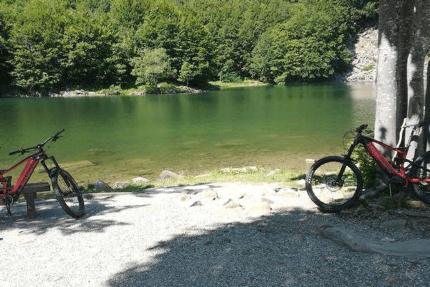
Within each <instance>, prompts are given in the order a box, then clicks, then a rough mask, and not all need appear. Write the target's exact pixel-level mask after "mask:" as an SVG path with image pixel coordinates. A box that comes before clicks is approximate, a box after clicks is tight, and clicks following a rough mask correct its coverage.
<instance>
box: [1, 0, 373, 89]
mask: <svg viewBox="0 0 430 287" xmlns="http://www.w3.org/2000/svg"><path fill="white" fill-rule="evenodd" d="M377 13H378V4H377V1H370V0H0V85H1V87H13V88H16V89H20V90H22V91H24V92H26V93H28V94H32V93H40V92H42V93H43V92H49V91H56V90H64V89H76V88H88V87H90V88H95V87H98V88H106V87H110V86H120V87H124V86H139V85H146V86H150V87H151V86H152V87H153V86H156V85H157V84H159V83H160V82H168V83H174V84H181V85H186V86H194V87H201V86H205V85H206V84H207V82H208V81H211V80H220V81H223V82H240V81H242V80H244V79H255V80H259V81H262V82H266V83H271V84H286V83H292V82H293V83H294V82H307V83H309V82H315V81H325V80H330V79H331V78H332V77H333V76H334V75H336V74H338V73H342V72H345V71H346V70H347V69H348V68H349V65H350V62H351V60H352V54H351V51H350V50H349V49H348V47H349V46H350V45H351V44H352V43H353V41H354V40H355V35H356V33H357V31H359V30H360V29H362V28H363V27H364V26H365V25H369V23H373V24H375V22H376V21H377V20H376V19H377V18H378V15H377Z"/></svg>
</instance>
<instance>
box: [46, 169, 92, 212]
mask: <svg viewBox="0 0 430 287" xmlns="http://www.w3.org/2000/svg"><path fill="white" fill-rule="evenodd" d="M51 180H52V188H53V189H54V192H55V197H56V198H57V201H58V203H59V204H60V206H61V207H62V208H63V210H64V211H65V212H66V213H67V214H68V215H70V216H71V217H73V218H79V217H81V216H83V215H84V213H85V205H84V199H83V197H82V194H81V192H80V191H79V188H78V185H77V183H76V182H75V180H74V179H73V177H72V176H71V175H70V174H69V173H68V172H67V171H65V170H63V169H59V170H58V169H57V170H55V171H54V172H53V176H52V178H51Z"/></svg>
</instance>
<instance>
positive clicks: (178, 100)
mask: <svg viewBox="0 0 430 287" xmlns="http://www.w3.org/2000/svg"><path fill="white" fill-rule="evenodd" d="M374 111H375V92H374V85H372V84H359V85H358V84H357V85H331V84H330V85H295V86H272V87H261V88H245V89H234V90H224V91H216V92H207V93H201V94H193V95H152V96H144V97H126V96H114V97H102V98H39V99H33V98H22V99H0V123H1V129H2V137H1V139H0V147H1V149H0V163H1V165H0V167H2V168H6V167H7V166H9V165H11V164H12V163H13V162H16V161H18V160H19V159H20V157H18V156H13V157H10V156H8V155H7V154H8V152H10V151H12V150H16V149H19V148H21V147H28V146H32V145H35V144H36V143H38V142H40V141H41V140H43V139H45V138H47V137H49V136H50V135H51V134H53V133H55V132H56V131H58V130H60V129H62V128H65V129H66V131H65V133H64V137H63V138H61V139H60V140H59V141H58V142H55V143H53V144H52V146H51V148H50V149H49V153H51V154H53V155H55V156H56V158H57V160H58V161H59V162H60V163H65V164H66V165H65V166H66V167H68V169H70V170H71V172H72V174H73V175H74V177H75V178H77V179H79V181H80V182H93V181H94V180H95V179H97V178H103V179H104V180H106V181H108V182H113V181H115V180H121V179H122V180H125V179H130V178H132V177H134V176H144V177H148V178H150V179H155V178H156V177H157V176H158V175H159V173H160V172H161V171H162V170H163V169H169V170H172V171H175V172H184V173H189V174H199V173H204V172H205V171H208V170H212V169H215V168H222V167H229V166H233V167H240V166H257V167H265V168H268V169H274V168H280V169H291V170H295V171H300V172H304V171H305V169H306V163H305V159H308V158H309V159H315V158H319V157H322V156H325V155H330V154H339V153H342V152H343V144H342V137H343V134H344V133H345V132H346V131H348V130H350V129H351V128H354V127H356V126H358V125H360V124H363V123H368V124H369V125H373V121H374ZM40 176H41V174H40V173H38V174H36V178H38V177H40Z"/></svg>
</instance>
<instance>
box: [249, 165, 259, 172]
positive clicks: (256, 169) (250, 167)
mask: <svg viewBox="0 0 430 287" xmlns="http://www.w3.org/2000/svg"><path fill="white" fill-rule="evenodd" d="M247 169H248V171H252V172H257V171H258V168H257V167H256V166H248V167H247Z"/></svg>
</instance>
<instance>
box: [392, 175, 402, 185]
mask: <svg viewBox="0 0 430 287" xmlns="http://www.w3.org/2000/svg"><path fill="white" fill-rule="evenodd" d="M388 184H396V185H405V184H406V180H405V179H404V178H403V177H400V176H397V175H394V176H392V177H390V179H389V180H388Z"/></svg>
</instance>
